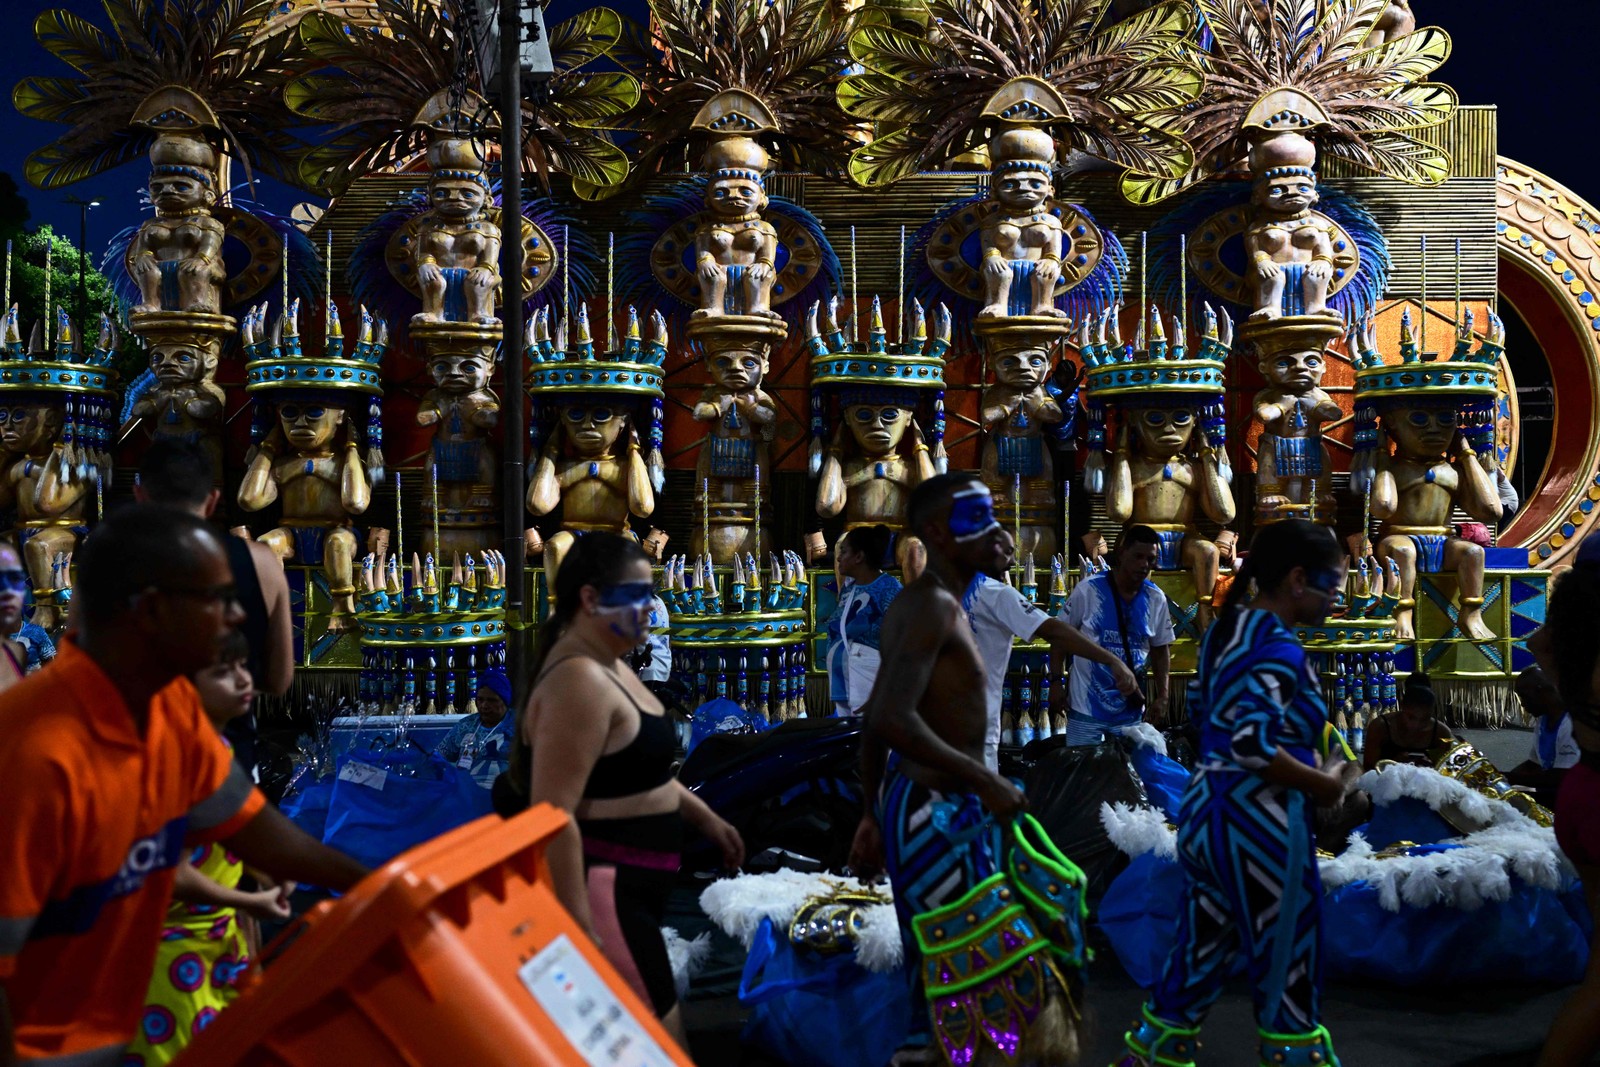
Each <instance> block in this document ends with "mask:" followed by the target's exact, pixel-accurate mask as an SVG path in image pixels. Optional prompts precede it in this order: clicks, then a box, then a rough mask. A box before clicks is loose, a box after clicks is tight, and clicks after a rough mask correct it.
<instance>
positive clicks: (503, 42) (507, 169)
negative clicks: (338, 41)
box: [500, 0, 529, 699]
mask: <svg viewBox="0 0 1600 1067" xmlns="http://www.w3.org/2000/svg"><path fill="white" fill-rule="evenodd" d="M521 41H522V20H521V18H520V13H519V11H518V5H517V0H500V230H501V234H502V236H503V239H502V240H501V242H500V284H501V293H502V300H501V304H502V309H501V312H500V317H501V322H502V323H503V324H504V326H505V333H504V335H503V338H502V341H501V346H500V351H501V353H502V354H503V356H504V358H505V367H506V396H505V409H504V410H505V425H506V437H505V460H504V463H503V464H502V468H501V475H500V476H501V479H502V480H503V482H504V487H503V490H502V491H503V494H504V497H503V499H504V505H503V506H504V508H505V557H506V623H507V633H506V666H507V673H508V675H509V677H510V679H511V685H512V687H513V694H514V695H515V696H516V697H517V698H519V699H526V697H527V685H528V681H529V679H527V678H525V677H524V676H525V674H526V672H527V662H528V642H527V633H526V631H525V630H524V629H523V627H524V626H525V625H526V623H527V621H528V620H526V619H524V617H523V616H524V611H525V608H526V605H525V604H524V601H523V590H524V588H525V585H526V582H525V577H524V575H525V572H526V567H525V566H524V563H525V560H526V555H525V553H526V549H525V548H524V546H523V539H522V526H523V504H522V491H523V484H522V483H523V481H524V477H525V476H524V460H523V450H524V449H525V448H527V447H528V422H527V415H526V411H527V407H526V405H527V397H526V396H524V395H523V383H522V367H523V365H522V361H523V354H522V334H523V321H522V67H521V54H520V50H519V45H520V43H521Z"/></svg>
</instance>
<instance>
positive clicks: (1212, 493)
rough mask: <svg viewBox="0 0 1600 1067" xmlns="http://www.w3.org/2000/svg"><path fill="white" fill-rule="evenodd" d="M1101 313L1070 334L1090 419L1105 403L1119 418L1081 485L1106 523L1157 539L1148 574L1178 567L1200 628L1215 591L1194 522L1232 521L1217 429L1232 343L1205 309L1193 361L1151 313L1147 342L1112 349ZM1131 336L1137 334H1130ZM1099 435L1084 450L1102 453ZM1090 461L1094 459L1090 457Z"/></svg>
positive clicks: (1213, 567) (1211, 557) (1177, 334)
mask: <svg viewBox="0 0 1600 1067" xmlns="http://www.w3.org/2000/svg"><path fill="white" fill-rule="evenodd" d="M1114 321H1115V312H1114V311H1113V312H1111V313H1108V314H1107V315H1105V316H1104V317H1103V318H1102V320H1101V324H1100V326H1099V327H1098V328H1097V331H1096V333H1095V335H1094V337H1093V338H1092V339H1091V338H1090V337H1089V336H1088V333H1087V330H1084V331H1082V332H1080V334H1079V351H1080V354H1081V355H1082V357H1083V360H1084V365H1085V367H1086V369H1087V378H1086V386H1087V389H1088V394H1089V404H1090V417H1091V420H1093V423H1094V425H1095V426H1099V425H1102V420H1103V417H1104V415H1103V411H1104V409H1105V407H1107V406H1108V405H1115V406H1116V408H1117V409H1118V410H1119V411H1120V413H1121V416H1122V426H1121V428H1120V429H1119V430H1118V431H1117V435H1116V439H1115V443H1114V448H1113V450H1112V453H1111V460H1110V463H1109V466H1107V467H1106V468H1105V469H1104V474H1103V479H1102V477H1101V476H1100V475H1099V474H1098V469H1099V465H1098V464H1092V465H1091V467H1090V468H1087V469H1088V470H1089V471H1090V474H1089V476H1088V477H1086V479H1085V481H1086V483H1087V488H1088V489H1089V490H1090V492H1101V491H1103V492H1104V493H1105V498H1106V516H1107V517H1108V518H1110V519H1111V520H1112V521H1113V522H1117V523H1122V524H1123V525H1139V526H1148V527H1150V528H1151V529H1152V530H1154V531H1155V532H1156V535H1157V537H1158V538H1159V539H1160V544H1159V550H1158V554H1157V557H1156V568H1157V569H1158V570H1177V569H1180V568H1181V569H1183V570H1187V571H1188V572H1189V573H1190V575H1191V576H1192V577H1193V579H1194V587H1195V596H1196V598H1197V602H1198V604H1199V617H1198V623H1199V626H1200V628H1201V629H1202V630H1203V629H1204V628H1205V626H1206V625H1207V624H1208V623H1209V622H1210V619H1211V598H1212V590H1213V589H1214V588H1215V586H1216V584H1217V570H1218V552H1217V546H1216V545H1215V544H1214V543H1213V542H1212V541H1210V540H1209V539H1207V538H1206V537H1205V536H1204V535H1203V534H1202V533H1201V531H1200V528H1199V526H1198V525H1197V523H1198V522H1199V521H1200V520H1202V519H1204V520H1206V521H1209V522H1213V523H1216V524H1217V525H1219V526H1226V525H1227V524H1228V523H1231V522H1232V521H1233V519H1234V501H1233V489H1232V488H1231V486H1230V485H1229V482H1230V481H1231V480H1232V472H1231V470H1230V468H1229V466H1228V459H1227V452H1226V445H1227V436H1226V429H1225V426H1224V423H1223V414H1222V397H1223V394H1224V385H1223V373H1224V362H1225V360H1226V358H1227V355H1228V350H1229V346H1230V343H1231V341H1232V329H1231V323H1230V322H1229V320H1228V318H1227V316H1226V314H1224V315H1223V317H1222V319H1221V323H1220V329H1219V322H1218V319H1217V316H1216V315H1215V314H1214V313H1213V312H1212V311H1211V309H1210V308H1209V307H1208V308H1206V311H1205V321H1204V324H1203V328H1202V330H1201V338H1200V350H1199V352H1198V354H1197V355H1196V356H1195V357H1194V358H1190V357H1189V356H1188V355H1187V353H1186V351H1185V343H1184V325H1183V322H1182V320H1181V319H1174V320H1173V322H1172V345H1171V347H1170V348H1169V346H1168V343H1167V331H1166V327H1165V325H1164V324H1163V322H1162V317H1161V313H1160V311H1159V310H1158V309H1156V308H1154V307H1152V308H1151V309H1150V315H1149V339H1148V341H1146V340H1145V339H1144V337H1143V336H1141V337H1140V339H1139V340H1138V341H1137V342H1136V343H1135V345H1134V346H1133V347H1132V348H1130V349H1129V350H1127V351H1121V348H1122V346H1121V344H1120V338H1119V336H1118V334H1117V331H1116V330H1115V329H1114V328H1112V327H1110V323H1112V322H1114ZM1140 333H1141V335H1142V334H1143V333H1144V328H1143V326H1141V328H1140ZM1103 442H1104V433H1103V431H1101V432H1100V433H1099V435H1098V436H1095V434H1094V432H1093V430H1092V431H1091V448H1094V447H1096V446H1097V445H1098V446H1099V447H1104V445H1103ZM1092 458H1098V455H1096V456H1095V457H1092Z"/></svg>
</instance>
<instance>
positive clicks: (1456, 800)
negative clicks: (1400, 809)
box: [1356, 763, 1536, 827]
mask: <svg viewBox="0 0 1600 1067" xmlns="http://www.w3.org/2000/svg"><path fill="white" fill-rule="evenodd" d="M1356 785H1357V786H1358V787H1359V788H1361V789H1364V790H1366V791H1367V793H1369V794H1370V795H1371V796H1372V802H1373V803H1374V804H1376V805H1378V806H1379V807H1382V806H1384V805H1386V804H1393V803H1394V802H1395V801H1396V800H1399V799H1400V798H1402V797H1409V798H1411V799H1413V800H1420V801H1422V802H1423V803H1424V804H1426V805H1428V807H1430V808H1432V809H1433V810H1434V811H1441V810H1443V809H1444V808H1447V807H1448V808H1453V809H1455V811H1457V812H1459V813H1460V814H1461V815H1463V816H1465V817H1466V818H1468V819H1471V820H1472V821H1473V822H1475V823H1478V824H1480V826H1482V827H1490V826H1533V825H1536V824H1535V823H1534V822H1533V820H1532V819H1529V818H1528V817H1527V816H1526V815H1524V814H1522V812H1520V811H1518V810H1517V809H1516V808H1513V807H1512V806H1511V805H1510V804H1507V803H1506V802H1505V801H1503V800H1493V799H1490V798H1489V797H1486V796H1484V795H1483V794H1482V793H1480V792H1478V791H1477V790H1475V789H1473V788H1471V787H1470V786H1467V785H1464V784H1463V783H1461V782H1458V781H1456V780H1455V779H1454V778H1446V777H1445V776H1444V775H1442V774H1440V773H1439V772H1438V771H1436V770H1433V769H1432V768H1430V767H1411V766H1407V765H1405V764H1398V763H1397V764H1391V765H1390V766H1387V767H1384V768H1383V769H1382V770H1371V771H1368V772H1367V773H1366V774H1363V775H1362V776H1361V779H1360V781H1358V782H1357V783H1356Z"/></svg>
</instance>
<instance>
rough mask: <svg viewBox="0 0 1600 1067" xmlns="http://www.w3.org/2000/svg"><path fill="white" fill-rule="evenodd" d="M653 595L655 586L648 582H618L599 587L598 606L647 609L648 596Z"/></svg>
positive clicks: (648, 603)
mask: <svg viewBox="0 0 1600 1067" xmlns="http://www.w3.org/2000/svg"><path fill="white" fill-rule="evenodd" d="M653 596H655V586H653V585H651V584H650V583H649V582H618V583H617V584H615V585H605V586H601V587H600V606H601V607H603V608H643V609H646V610H648V609H649V607H650V598H651V597H653Z"/></svg>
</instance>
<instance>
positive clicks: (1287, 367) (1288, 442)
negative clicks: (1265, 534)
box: [1251, 319, 1344, 525]
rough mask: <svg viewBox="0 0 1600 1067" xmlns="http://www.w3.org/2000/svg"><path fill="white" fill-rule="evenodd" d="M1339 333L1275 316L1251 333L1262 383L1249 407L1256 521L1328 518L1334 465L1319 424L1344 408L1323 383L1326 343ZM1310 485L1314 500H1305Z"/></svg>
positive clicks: (1328, 327) (1324, 520) (1320, 324)
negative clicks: (1255, 427) (1254, 433)
mask: <svg viewBox="0 0 1600 1067" xmlns="http://www.w3.org/2000/svg"><path fill="white" fill-rule="evenodd" d="M1340 332H1342V331H1341V328H1340V326H1339V325H1338V324H1337V323H1325V322H1310V321H1304V320H1301V321H1295V322H1291V321H1289V320H1284V319H1280V320H1278V328H1276V329H1273V330H1270V331H1257V332H1255V333H1253V334H1252V335H1251V336H1252V337H1253V339H1254V342H1255V347H1256V355H1257V363H1256V366H1257V368H1258V369H1259V370H1260V371H1261V374H1262V377H1264V378H1266V380H1267V386H1266V388H1265V389H1262V390H1261V391H1259V392H1258V393H1256V395H1255V399H1254V400H1253V401H1252V402H1251V413H1252V415H1253V416H1254V418H1255V419H1256V420H1257V421H1259V422H1260V423H1261V436H1260V437H1259V438H1257V441H1256V521H1257V522H1274V521H1276V520H1278V519H1290V518H1297V519H1311V520H1313V521H1316V522H1322V523H1326V524H1330V525H1331V524H1332V522H1333V518H1334V506H1335V502H1334V496H1333V477H1332V474H1333V464H1332V462H1331V460H1330V459H1329V457H1328V447H1327V445H1326V444H1324V443H1323V440H1322V427H1323V425H1324V424H1325V423H1329V422H1333V421H1336V420H1338V419H1341V418H1343V417H1344V411H1343V410H1342V409H1341V408H1340V407H1339V405H1338V404H1337V403H1336V402H1335V401H1334V399H1333V398H1332V397H1331V396H1329V395H1328V393H1327V392H1325V391H1324V390H1323V388H1322V376H1323V374H1324V373H1326V371H1327V362H1328V353H1327V348H1326V346H1327V344H1328V342H1330V341H1332V340H1333V339H1334V338H1335V337H1337V336H1338V335H1339V333H1340ZM1313 486H1315V487H1316V490H1317V499H1316V500H1312V499H1311V490H1312V487H1313Z"/></svg>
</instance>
